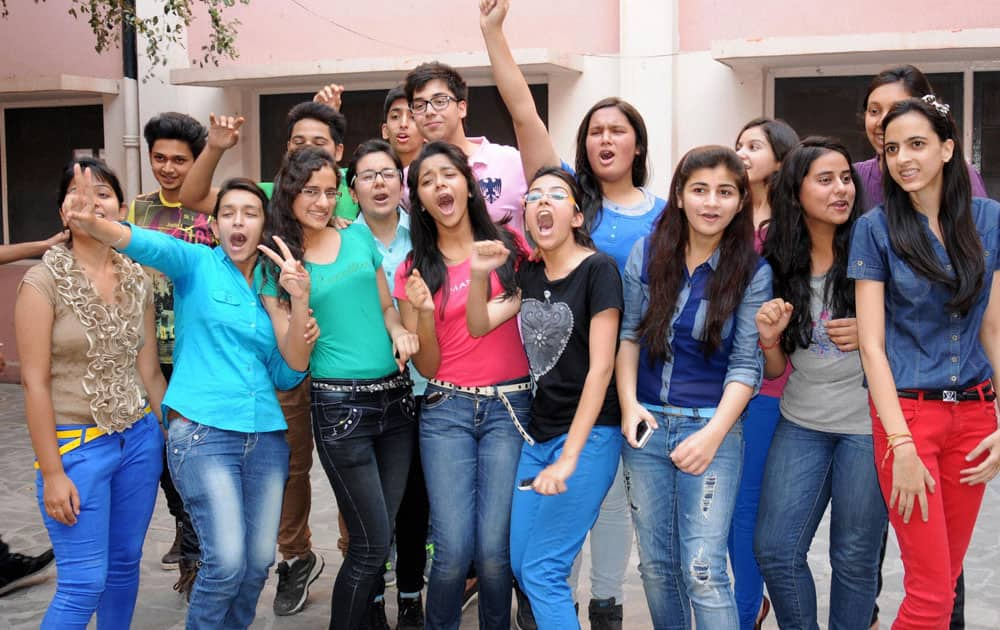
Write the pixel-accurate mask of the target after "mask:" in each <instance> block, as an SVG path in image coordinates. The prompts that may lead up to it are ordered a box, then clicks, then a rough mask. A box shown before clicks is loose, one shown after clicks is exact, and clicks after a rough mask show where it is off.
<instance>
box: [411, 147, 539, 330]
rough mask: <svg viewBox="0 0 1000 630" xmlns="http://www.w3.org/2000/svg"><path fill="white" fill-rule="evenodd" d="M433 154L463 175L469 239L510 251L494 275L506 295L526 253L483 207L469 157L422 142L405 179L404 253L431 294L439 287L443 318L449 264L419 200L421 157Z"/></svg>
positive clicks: (434, 226) (514, 288)
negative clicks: (407, 244)
mask: <svg viewBox="0 0 1000 630" xmlns="http://www.w3.org/2000/svg"><path fill="white" fill-rule="evenodd" d="M436 155H443V156H444V157H445V158H447V160H448V161H449V162H451V164H452V166H454V167H455V168H456V169H458V171H459V172H460V173H462V176H463V177H465V185H466V186H467V187H468V189H469V199H468V204H469V205H468V210H467V212H468V213H469V223H470V224H471V226H472V238H473V239H475V240H477V241H486V240H500V241H502V242H503V244H504V245H505V246H506V247H507V249H508V250H510V256H508V257H507V262H505V263H504V264H503V265H501V266H500V268H498V269H497V277H498V278H499V279H500V284H501V286H503V296H504V297H505V298H507V297H510V296H512V295H514V294H515V293H516V292H517V278H516V277H515V275H514V267H515V265H516V264H517V263H518V262H519V261H520V260H521V259H523V258H525V257H526V256H527V254H526V252H525V251H524V250H523V249H522V248H521V245H520V243H519V242H518V241H517V239H516V238H514V234H513V233H511V231H510V230H508V229H507V228H505V227H503V224H500V225H498V224H496V223H494V222H493V220H492V219H491V218H490V213H489V210H488V209H487V208H486V200H485V199H483V194H482V192H481V191H480V190H479V183H478V182H477V181H476V178H475V176H474V175H473V174H472V169H471V168H470V167H469V159H468V158H467V157H466V155H465V153H463V152H462V150H461V149H459V148H458V147H456V146H455V145H453V144H448V143H447V142H443V141H435V142H431V143H428V144H425V145H424V147H423V148H422V149H421V150H420V154H419V155H418V156H417V159H415V160H414V161H413V162H412V163H411V164H410V170H409V174H408V175H407V178H406V183H407V186H409V188H410V239H411V240H412V241H413V251H411V252H410V254H409V255H408V256H407V260H408V261H410V263H411V268H412V269H416V270H417V271H419V272H420V275H421V277H423V279H424V282H425V283H426V284H427V288H428V289H430V292H431V294H435V293H437V291H438V289H442V294H441V308H440V312H439V315H440V317H441V318H442V319H444V309H445V305H446V304H447V303H448V293H449V291H448V290H447V289H448V287H446V286H445V283H446V281H447V279H448V266H447V265H446V264H445V262H444V257H443V256H442V255H441V250H440V249H438V227H437V223H436V222H435V221H434V217H432V216H431V214H430V213H429V212H427V209H426V208H424V205H423V203H422V202H421V201H420V167H421V166H422V165H423V163H424V160H426V159H428V158H431V157H434V156H436ZM461 201H462V200H461V199H456V200H455V203H461ZM504 223H506V222H504Z"/></svg>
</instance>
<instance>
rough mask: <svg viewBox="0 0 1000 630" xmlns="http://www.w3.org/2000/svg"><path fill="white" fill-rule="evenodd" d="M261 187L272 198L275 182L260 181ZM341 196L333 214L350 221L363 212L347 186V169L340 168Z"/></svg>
mask: <svg viewBox="0 0 1000 630" xmlns="http://www.w3.org/2000/svg"><path fill="white" fill-rule="evenodd" d="M257 185H258V186H260V189H261V190H263V191H264V194H265V195H267V198H268V199H270V198H271V194H272V193H273V192H274V182H260V183H259V184H257ZM339 190H340V198H339V199H337V207H336V208H334V209H333V214H334V215H335V216H338V217H343V218H345V219H347V220H348V221H353V220H354V219H357V218H358V213H359V212H361V208H359V207H358V204H357V203H356V202H355V201H354V199H353V198H352V197H351V189H350V188H349V187H348V186H347V169H345V168H342V169H340V188H339Z"/></svg>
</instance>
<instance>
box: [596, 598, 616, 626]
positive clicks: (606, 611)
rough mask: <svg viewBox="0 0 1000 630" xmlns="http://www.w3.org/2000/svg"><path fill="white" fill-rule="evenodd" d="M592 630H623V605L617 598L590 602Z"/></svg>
mask: <svg viewBox="0 0 1000 630" xmlns="http://www.w3.org/2000/svg"><path fill="white" fill-rule="evenodd" d="M590 627H591V630H621V629H622V605H621V604H615V598H614V597H612V598H610V599H592V600H590Z"/></svg>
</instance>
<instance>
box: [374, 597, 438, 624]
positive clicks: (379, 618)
mask: <svg viewBox="0 0 1000 630" xmlns="http://www.w3.org/2000/svg"><path fill="white" fill-rule="evenodd" d="M420 627H421V628H423V626H420ZM361 630H392V626H390V625H389V619H388V618H387V617H386V616H385V600H384V599H383V600H379V601H377V602H371V603H370V604H368V614H367V615H366V616H365V618H364V619H362V620H361Z"/></svg>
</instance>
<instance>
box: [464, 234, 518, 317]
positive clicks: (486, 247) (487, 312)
mask: <svg viewBox="0 0 1000 630" xmlns="http://www.w3.org/2000/svg"><path fill="white" fill-rule="evenodd" d="M509 256H510V250H508V249H507V247H506V246H505V245H504V244H503V242H502V241H476V242H475V243H474V244H473V246H472V260H471V261H470V263H469V266H470V281H469V295H468V297H467V298H466V301H465V324H466V326H468V328H469V334H470V335H472V336H473V337H482V336H483V335H485V334H487V333H489V332H490V331H491V330H493V329H494V328H496V327H497V326H499V325H500V324H502V323H504V322H505V321H507V320H508V319H510V318H511V317H514V316H515V315H517V313H518V311H520V310H521V295H520V293H518V294H517V295H514V296H512V297H509V298H504V297H503V296H502V295H498V296H497V297H495V298H493V299H492V300H490V299H489V293H490V273H492V272H493V270H494V269H497V268H498V267H500V266H501V265H503V264H504V263H505V262H506V261H507V258H508V257H509Z"/></svg>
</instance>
